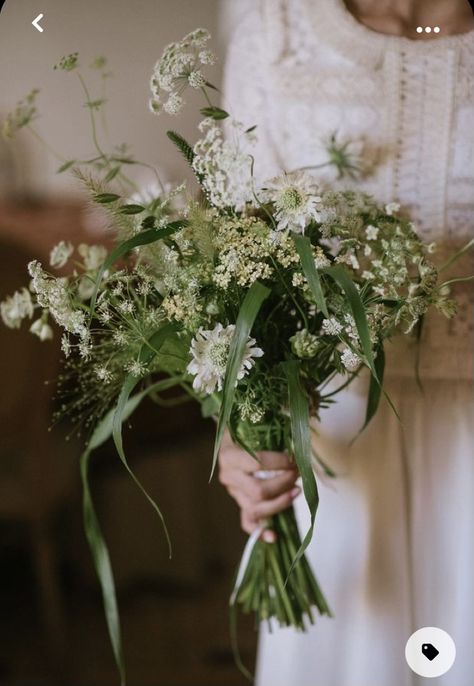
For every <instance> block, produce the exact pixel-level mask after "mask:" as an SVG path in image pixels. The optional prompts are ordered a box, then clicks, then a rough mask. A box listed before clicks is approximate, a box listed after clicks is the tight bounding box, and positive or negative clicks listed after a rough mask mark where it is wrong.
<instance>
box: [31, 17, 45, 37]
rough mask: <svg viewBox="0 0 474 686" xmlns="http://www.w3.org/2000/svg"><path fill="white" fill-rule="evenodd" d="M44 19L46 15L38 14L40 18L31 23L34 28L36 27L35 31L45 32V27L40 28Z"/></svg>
mask: <svg viewBox="0 0 474 686" xmlns="http://www.w3.org/2000/svg"><path fill="white" fill-rule="evenodd" d="M43 17H44V14H38V16H37V17H36V18H35V19H33V21H32V22H31V23H32V24H33V26H34V27H35V29H38V31H39V32H40V33H43V31H44V29H43V27H42V26H40V24H39V23H40V21H41V20H42V18H43Z"/></svg>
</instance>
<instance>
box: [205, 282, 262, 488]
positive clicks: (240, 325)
mask: <svg viewBox="0 0 474 686" xmlns="http://www.w3.org/2000/svg"><path fill="white" fill-rule="evenodd" d="M269 294H270V290H269V289H268V288H267V287H266V286H264V285H263V284H261V283H259V282H258V281H255V283H253V284H252V285H251V286H250V288H249V290H248V291H247V294H246V296H245V298H244V301H243V303H242V305H241V307H240V310H239V314H238V316H237V321H236V323H235V331H234V335H233V337H232V341H231V344H230V350H229V359H228V361H227V367H226V373H225V379H224V387H223V390H222V403H221V407H220V412H219V418H218V420H217V430H216V438H215V442H214V454H213V458H212V468H211V476H210V479H212V476H213V474H214V470H215V468H216V464H217V458H218V455H219V449H220V447H221V442H222V437H223V435H224V431H225V428H226V426H227V424H228V422H229V419H230V413H231V411H232V405H233V404H234V396H235V386H236V382H237V374H238V373H239V369H240V365H241V364H242V357H243V355H244V350H245V346H246V345H247V341H248V337H249V335H250V331H251V330H252V326H253V323H254V321H255V318H256V316H257V314H258V312H259V310H260V308H261V306H262V303H263V302H264V300H265V299H266V298H267V297H268V296H269Z"/></svg>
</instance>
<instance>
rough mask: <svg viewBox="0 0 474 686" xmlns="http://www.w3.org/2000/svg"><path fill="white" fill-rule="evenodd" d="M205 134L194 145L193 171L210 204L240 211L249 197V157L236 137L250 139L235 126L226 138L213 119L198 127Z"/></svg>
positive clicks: (250, 190)
mask: <svg viewBox="0 0 474 686" xmlns="http://www.w3.org/2000/svg"><path fill="white" fill-rule="evenodd" d="M199 128H200V130H201V131H202V132H203V133H204V134H205V135H204V136H203V137H202V138H201V139H200V140H198V141H197V143H196V144H195V146H194V159H193V169H194V171H195V172H196V173H197V174H198V175H200V176H201V177H202V186H203V188H204V190H205V191H206V193H207V196H208V198H209V201H210V203H211V204H212V205H214V206H215V207H219V208H224V207H233V208H235V209H236V210H237V211H239V210H242V209H243V207H244V206H245V204H246V203H247V202H248V201H249V200H250V199H251V198H252V193H253V185H252V175H251V157H250V155H249V154H248V153H246V152H244V151H243V150H242V149H241V147H240V145H239V136H240V135H241V136H245V137H246V138H247V140H248V141H249V142H251V141H252V136H250V135H249V134H247V133H246V132H244V131H243V130H242V128H243V127H242V126H241V125H240V124H238V123H235V124H234V131H235V134H236V135H235V136H233V137H232V138H227V139H225V138H224V136H223V132H222V129H221V127H220V126H219V125H218V124H216V122H214V121H213V120H212V119H209V118H207V119H204V120H203V121H202V122H201V124H200V125H199Z"/></svg>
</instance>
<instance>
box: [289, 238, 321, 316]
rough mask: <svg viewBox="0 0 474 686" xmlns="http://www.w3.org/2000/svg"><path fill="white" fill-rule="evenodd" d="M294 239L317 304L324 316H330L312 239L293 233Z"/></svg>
mask: <svg viewBox="0 0 474 686" xmlns="http://www.w3.org/2000/svg"><path fill="white" fill-rule="evenodd" d="M293 241H294V244H295V247H296V250H297V251H298V255H299V256H300V263H301V268H302V270H303V273H304V275H305V276H306V280H307V281H308V285H309V287H310V288H311V292H312V294H313V295H314V299H315V300H316V304H317V306H318V308H319V309H320V310H321V312H322V313H323V314H324V316H325V317H329V314H328V308H327V305H326V299H325V297H324V293H323V289H322V286H321V279H320V278H319V274H318V270H317V269H316V265H315V264H314V256H313V250H312V248H311V241H310V240H309V238H308V237H307V236H299V235H297V234H294V235H293Z"/></svg>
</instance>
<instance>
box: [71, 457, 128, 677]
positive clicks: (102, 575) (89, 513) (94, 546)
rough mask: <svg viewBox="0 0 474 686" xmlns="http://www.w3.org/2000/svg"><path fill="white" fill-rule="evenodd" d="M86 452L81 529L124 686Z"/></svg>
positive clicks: (112, 594) (111, 579)
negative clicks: (88, 548) (98, 584)
mask: <svg viewBox="0 0 474 686" xmlns="http://www.w3.org/2000/svg"><path fill="white" fill-rule="evenodd" d="M90 454H91V453H90V450H89V449H88V450H86V451H85V452H84V453H83V455H82V457H81V480H82V510H83V518H84V530H85V533H86V538H87V541H88V543H89V547H90V550H91V553H92V557H93V560H94V567H95V570H96V572H97V576H98V577H99V582H100V586H101V589H102V598H103V603H104V610H105V617H106V622H107V629H108V632H109V637H110V642H111V644H112V650H113V653H114V657H115V662H116V664H117V667H118V670H119V673H120V683H121V685H122V686H125V680H126V677H125V662H124V659H123V651H122V638H121V629H120V617H119V612H118V607H117V596H116V592H115V583H114V576H113V572H112V565H111V564H110V557H109V551H108V550H107V546H106V544H105V541H104V537H103V535H102V531H101V528H100V525H99V522H98V519H97V515H96V512H95V508H94V504H93V502H92V496H91V492H90V488H89V478H88V471H89V470H88V467H89V459H90Z"/></svg>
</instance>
